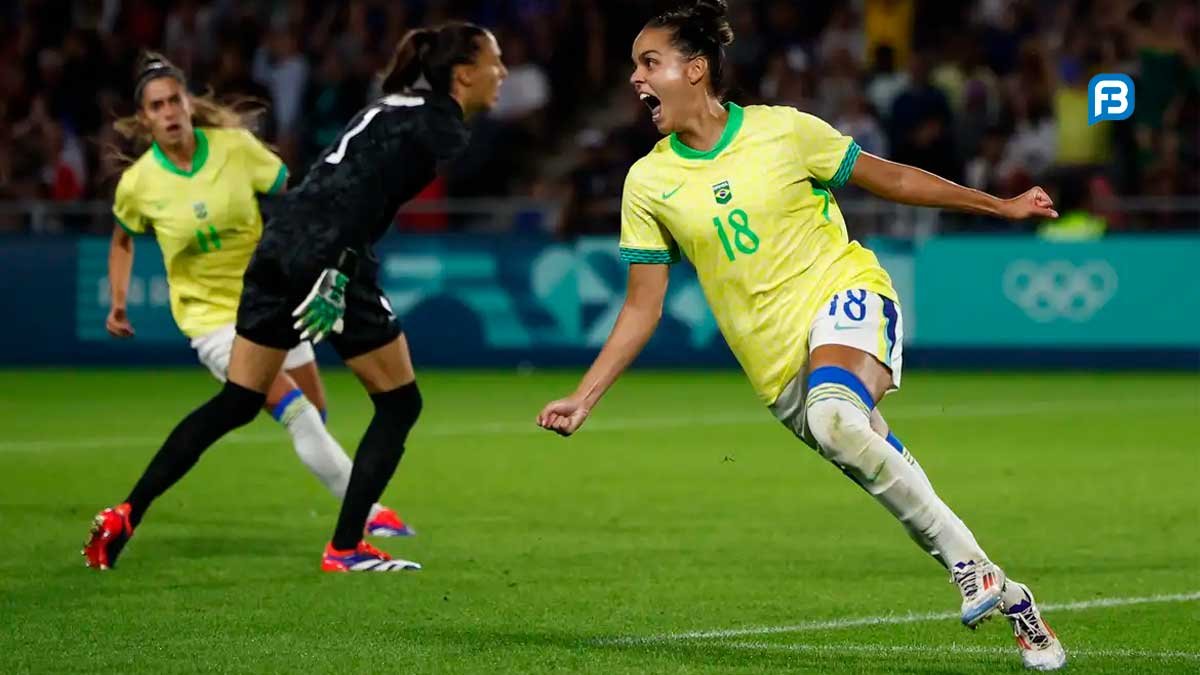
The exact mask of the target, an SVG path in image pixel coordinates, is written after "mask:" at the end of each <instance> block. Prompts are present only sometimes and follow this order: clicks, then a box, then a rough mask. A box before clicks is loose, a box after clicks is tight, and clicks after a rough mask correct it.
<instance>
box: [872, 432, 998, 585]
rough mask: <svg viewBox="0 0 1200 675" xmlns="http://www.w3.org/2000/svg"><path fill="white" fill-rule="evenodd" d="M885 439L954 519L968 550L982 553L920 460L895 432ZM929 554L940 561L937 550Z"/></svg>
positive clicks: (971, 534)
mask: <svg viewBox="0 0 1200 675" xmlns="http://www.w3.org/2000/svg"><path fill="white" fill-rule="evenodd" d="M886 440H887V442H888V445H890V446H892V447H893V448H895V449H896V451H897V452H898V453H900V454H901V455H903V457H904V459H905V461H907V462H908V464H909V466H911V467H912V468H913V470H914V471H916V472H917V475H918V476H919V477H920V479H921V482H923V483H925V486H926V487H927V488H929V491H930V492H932V493H933V496H934V498H935V499H937V500H938V502H939V503H940V504H941V506H942V508H943V509H945V512H946V517H948V518H952V519H954V521H955V522H956V523H957V526H958V530H959V534H960V535H961V536H962V537H963V538H964V539H965V540H966V542H967V548H968V549H970V550H973V551H979V552H980V553H982V552H983V548H982V547H980V546H979V542H978V541H976V540H975V535H974V533H972V532H971V530H970V528H968V527H967V524H966V523H964V522H963V521H962V519H961V518H959V517H958V514H956V513H954V511H953V510H952V509H951V508H950V507H949V506H948V505H947V504H946V502H944V501H942V498H941V497H939V496H938V494H937V492H936V491H935V490H934V489H933V483H931V482H930V481H929V476H927V475H925V469H922V468H921V464H920V462H918V461H917V458H916V457H913V456H912V454H911V453H910V452H909V451H908V448H907V447H905V446H904V444H903V443H901V442H900V439H898V438H896V436H895V434H888V437H887V439H886ZM930 554H931V555H933V556H934V557H936V558H938V560H939V561H941V556H940V554H939V553H938V552H937V551H931V552H930ZM984 557H986V556H984ZM943 562H944V561H943ZM955 562H959V561H958V560H955V561H952V562H950V563H946V564H948V565H952V564H954V563H955Z"/></svg>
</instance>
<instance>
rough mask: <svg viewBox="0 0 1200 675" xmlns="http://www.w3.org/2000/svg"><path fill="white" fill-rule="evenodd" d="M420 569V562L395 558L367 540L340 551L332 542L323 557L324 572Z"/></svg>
mask: <svg viewBox="0 0 1200 675" xmlns="http://www.w3.org/2000/svg"><path fill="white" fill-rule="evenodd" d="M419 569H421V565H420V564H419V563H415V562H413V561H411V560H400V559H398V558H397V559H395V560H393V559H392V556H390V555H388V554H386V553H384V552H383V551H380V550H379V549H377V548H375V547H374V546H372V545H370V544H368V543H367V542H365V541H360V542H358V546H357V547H356V548H355V549H354V550H352V551H339V550H338V549H336V548H334V547H333V542H330V543H329V544H326V546H325V555H324V556H322V558H321V571H323V572H402V571H404V570H419Z"/></svg>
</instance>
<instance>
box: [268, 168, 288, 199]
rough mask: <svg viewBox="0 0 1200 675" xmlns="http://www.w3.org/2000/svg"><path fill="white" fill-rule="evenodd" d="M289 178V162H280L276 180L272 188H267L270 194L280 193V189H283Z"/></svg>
mask: <svg viewBox="0 0 1200 675" xmlns="http://www.w3.org/2000/svg"><path fill="white" fill-rule="evenodd" d="M287 178H288V169H287V164H280V165H279V173H277V174H276V175H275V182H274V183H271V188H270V189H269V190H267V194H269V195H273V194H278V193H279V191H280V190H282V189H283V186H284V184H286V183H287Z"/></svg>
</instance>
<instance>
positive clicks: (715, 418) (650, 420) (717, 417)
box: [0, 398, 1200, 453]
mask: <svg viewBox="0 0 1200 675" xmlns="http://www.w3.org/2000/svg"><path fill="white" fill-rule="evenodd" d="M1181 408H1193V409H1200V401H1192V400H1188V399H1180V398H1171V399H1159V400H1154V399H1141V400H1135V401H1114V400H1112V399H1104V400H1092V401H1089V400H1061V399H1060V400H1053V401H1021V402H1019V403H1012V402H1005V401H993V402H987V403H977V404H974V405H962V404H954V405H949V406H946V405H941V404H924V405H917V406H908V407H901V408H897V409H895V410H889V411H887V412H886V414H885V417H886V418H887V419H888V420H889V421H891V420H920V419H935V418H943V419H977V418H987V417H1010V416H1019V415H1045V414H1076V413H1081V414H1086V413H1101V412H1111V411H1124V410H1139V409H1142V410H1144V409H1163V410H1178V409H1181ZM535 412H536V411H535ZM533 416H534V415H533V413H532V412H531V413H530V415H529V420H528V421H526V420H521V421H501V422H475V423H466V424H453V425H451V424H444V423H443V424H437V425H429V426H422V425H420V424H418V426H417V428H416V429H414V430H413V436H414V437H415V438H416V439H418V440H419V439H420V438H421V437H422V436H434V437H447V436H449V437H461V436H490V435H497V434H517V435H521V434H536V433H545V432H544V431H542V430H541V429H538V428H537V427H536V426H535V425H534V423H533ZM771 422H772V418H771V415H770V413H768V412H767V411H765V410H764V411H761V412H755V413H732V414H729V413H726V414H721V413H715V414H704V415H695V416H692V415H675V416H664V417H633V418H625V419H620V418H612V417H608V418H605V416H604V415H603V414H602V415H601V416H600V419H595V420H591V421H589V422H588V423H587V424H586V425H585V427H584V430H586V431H589V432H605V431H635V430H646V429H679V428H699V427H722V426H741V425H747V424H770V423H771ZM165 438H166V434H165V432H164V434H163V435H161V436H148V435H141V436H132V435H131V436H97V437H94V438H78V439H71V440H54V439H44V440H30V441H0V453H6V452H39V451H44V450H71V449H80V448H83V449H87V448H97V449H100V448H120V447H126V446H128V447H136V448H144V447H145V446H147V445H149V446H152V447H153V446H157V445H159V444H161V443H162V441H163V440H164V439H165ZM272 441H279V442H285V441H286V435H285V434H284V433H283V432H282V431H280V432H278V433H273V434H264V433H239V432H235V433H233V434H232V435H230V436H229V437H228V438H225V439H223V440H222V441H221V442H222V443H247V444H249V443H270V442H272Z"/></svg>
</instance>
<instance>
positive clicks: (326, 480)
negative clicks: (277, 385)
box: [271, 389, 354, 499]
mask: <svg viewBox="0 0 1200 675" xmlns="http://www.w3.org/2000/svg"><path fill="white" fill-rule="evenodd" d="M271 414H272V415H273V416H274V417H275V419H276V420H278V421H279V423H280V424H282V425H283V426H284V427H285V428H287V430H288V433H289V434H291V436H292V445H293V446H295V448H296V454H297V455H298V456H299V457H300V461H301V462H304V466H306V467H308V470H309V471H311V472H312V474H313V475H314V476H316V477H317V480H319V481H321V483H322V484H324V485H325V488H326V489H328V490H329V491H330V492H331V493H332V494H333V496H334V497H336V498H338V499H341V498H343V497H345V496H346V487H347V486H348V485H349V484H350V470H351V468H353V466H354V463H353V462H351V461H350V458H349V457H347V456H346V451H345V450H342V446H341V445H339V444H338V442H337V440H336V439H334V437H333V436H332V435H330V433H329V430H328V429H326V428H325V424H324V423H323V422H321V413H319V412H317V409H316V408H314V407H313V405H312V404H311V403H309V402H308V399H307V398H305V397H304V395H303V394H301V393H300V390H299V389H296V390H293V391H292V392H291V393H289V394H288V395H287V396H285V397H284V398H283V400H282V401H281V402H280V403H279V404H278V405H276V406H275V409H274V410H272V411H271Z"/></svg>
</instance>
